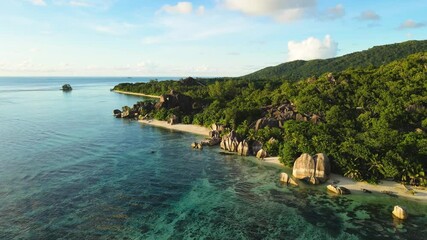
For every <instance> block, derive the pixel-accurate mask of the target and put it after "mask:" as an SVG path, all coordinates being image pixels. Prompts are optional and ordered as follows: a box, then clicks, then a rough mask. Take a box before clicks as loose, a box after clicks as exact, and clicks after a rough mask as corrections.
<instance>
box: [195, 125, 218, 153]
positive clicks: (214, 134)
mask: <svg viewBox="0 0 427 240" xmlns="http://www.w3.org/2000/svg"><path fill="white" fill-rule="evenodd" d="M211 129H212V131H210V132H209V137H208V138H206V139H205V140H203V141H201V142H200V143H197V142H194V143H192V144H191V147H192V148H194V149H203V146H215V145H218V144H220V142H221V133H222V132H223V131H224V126H222V125H220V124H212V126H211Z"/></svg>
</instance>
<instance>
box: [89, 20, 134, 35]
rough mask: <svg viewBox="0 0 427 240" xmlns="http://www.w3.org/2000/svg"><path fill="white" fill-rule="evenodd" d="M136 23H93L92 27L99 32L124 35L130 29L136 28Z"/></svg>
mask: <svg viewBox="0 0 427 240" xmlns="http://www.w3.org/2000/svg"><path fill="white" fill-rule="evenodd" d="M136 27H137V26H136V25H133V24H130V23H125V22H124V23H121V22H110V23H107V24H102V25H101V24H98V25H93V26H91V28H92V29H93V30H95V31H96V32H99V33H104V34H109V35H124V34H126V33H128V32H129V31H130V30H132V29H134V28H136Z"/></svg>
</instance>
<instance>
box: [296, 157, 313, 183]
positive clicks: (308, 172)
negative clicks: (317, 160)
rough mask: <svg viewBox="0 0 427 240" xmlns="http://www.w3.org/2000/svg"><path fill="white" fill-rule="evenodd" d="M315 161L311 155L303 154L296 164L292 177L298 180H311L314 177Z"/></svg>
mask: <svg viewBox="0 0 427 240" xmlns="http://www.w3.org/2000/svg"><path fill="white" fill-rule="evenodd" d="M314 167H315V165H314V159H313V157H311V156H310V154H307V153H303V154H302V155H301V156H300V157H299V158H297V160H295V162H294V167H293V169H292V175H293V176H294V177H295V178H297V179H310V177H312V176H314Z"/></svg>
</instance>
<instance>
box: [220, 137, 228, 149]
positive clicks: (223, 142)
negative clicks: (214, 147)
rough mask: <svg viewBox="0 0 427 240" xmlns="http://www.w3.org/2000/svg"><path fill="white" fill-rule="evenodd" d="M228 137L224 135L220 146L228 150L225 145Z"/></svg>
mask: <svg viewBox="0 0 427 240" xmlns="http://www.w3.org/2000/svg"><path fill="white" fill-rule="evenodd" d="M226 139H227V138H226V137H225V136H224V137H222V139H221V142H220V143H219V146H220V148H221V149H224V150H226V146H225V142H226Z"/></svg>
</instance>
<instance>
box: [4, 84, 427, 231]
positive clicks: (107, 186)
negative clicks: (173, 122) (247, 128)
mask: <svg viewBox="0 0 427 240" xmlns="http://www.w3.org/2000/svg"><path fill="white" fill-rule="evenodd" d="M148 80H150V78H132V79H128V78H5V77H4V78H0V113H1V114H2V116H1V117H0V143H1V145H0V146H1V148H0V150H1V151H0V239H425V237H426V236H427V203H420V202H415V201H409V200H406V199H403V198H393V197H390V196H387V195H385V194H366V195H349V196H334V195H331V194H328V193H327V192H326V190H325V187H310V186H302V187H298V188H295V187H287V186H283V185H281V184H280V183H279V181H278V180H279V174H280V172H282V171H288V172H289V169H285V170H283V169H279V168H276V167H273V166H268V165H263V164H261V163H259V162H257V161H256V160H254V159H253V158H248V157H247V158H244V157H240V156H236V155H229V154H222V153H221V151H220V150H219V149H218V148H216V147H214V148H204V149H203V150H202V151H199V150H192V149H191V147H190V144H191V142H193V141H198V140H201V139H202V138H203V137H202V136H198V135H193V134H189V133H182V132H177V131H173V130H166V129H162V128H156V127H152V126H147V125H142V124H140V123H138V122H136V121H129V120H124V119H116V118H114V117H113V116H112V110H113V109H116V108H121V107H122V106H124V105H132V104H134V103H135V102H137V101H140V100H141V99H143V98H142V97H135V96H127V95H122V94H117V93H114V92H110V89H111V88H112V87H113V86H114V85H115V84H117V83H120V82H136V81H148ZM65 83H69V84H71V86H72V87H73V91H71V92H62V91H60V90H59V89H60V87H61V86H62V85H63V84H65ZM396 204H399V205H402V206H405V207H406V208H407V209H408V211H409V215H410V217H409V219H408V220H406V221H404V222H399V221H396V220H393V218H392V215H391V211H392V210H393V206H394V205H396Z"/></svg>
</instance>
